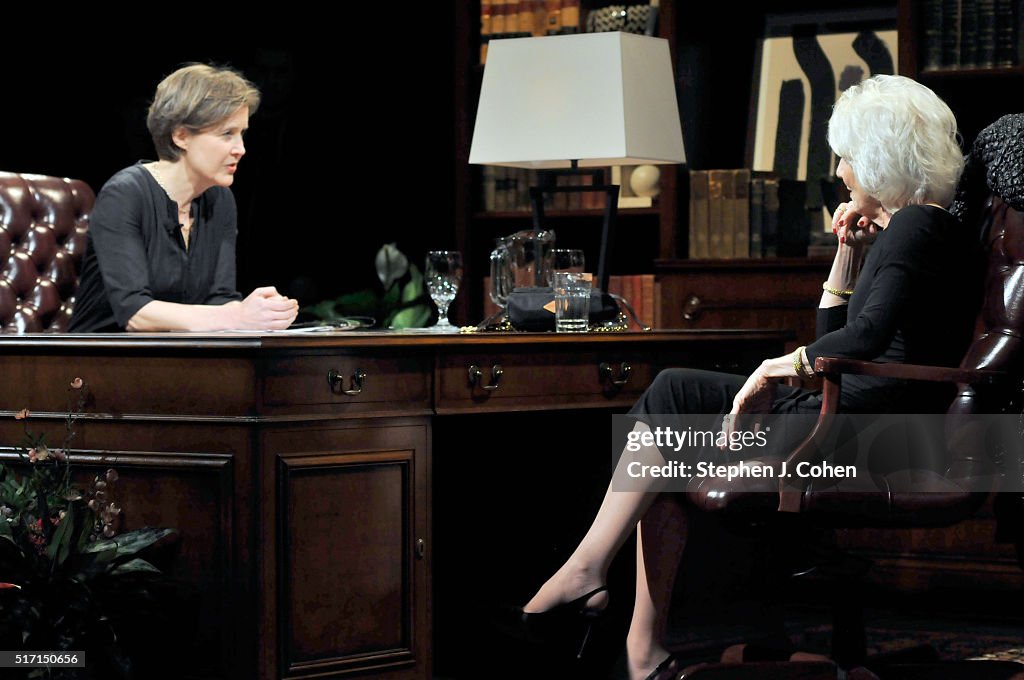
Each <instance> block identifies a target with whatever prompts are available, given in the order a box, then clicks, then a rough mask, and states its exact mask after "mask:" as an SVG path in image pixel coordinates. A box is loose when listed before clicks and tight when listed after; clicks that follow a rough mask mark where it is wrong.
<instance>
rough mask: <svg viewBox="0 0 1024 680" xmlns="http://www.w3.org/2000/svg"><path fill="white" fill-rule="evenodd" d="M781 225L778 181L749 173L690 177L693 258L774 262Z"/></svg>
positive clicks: (693, 173)
mask: <svg viewBox="0 0 1024 680" xmlns="http://www.w3.org/2000/svg"><path fill="white" fill-rule="evenodd" d="M778 219H779V180H778V179H776V178H762V177H755V178H752V177H751V173H750V170H748V169H746V168H741V169H738V170H691V171H690V257H691V258H702V259H703V258H711V259H730V258H747V257H753V258H761V257H765V256H768V257H772V256H775V255H777V254H778V252H777V248H776V245H777V234H778V225H779V222H778Z"/></svg>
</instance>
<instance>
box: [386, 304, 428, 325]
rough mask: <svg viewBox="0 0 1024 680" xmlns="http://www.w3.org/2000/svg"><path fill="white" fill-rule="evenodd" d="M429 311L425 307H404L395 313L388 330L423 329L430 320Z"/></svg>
mask: <svg viewBox="0 0 1024 680" xmlns="http://www.w3.org/2000/svg"><path fill="white" fill-rule="evenodd" d="M430 314H431V310H430V308H429V307H427V306H425V305H417V306H415V307H406V308H405V309H401V310H399V311H397V312H395V313H394V314H393V315H392V317H391V321H390V323H389V324H388V328H423V327H424V326H426V325H427V322H428V321H429V320H430Z"/></svg>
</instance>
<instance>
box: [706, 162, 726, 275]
mask: <svg viewBox="0 0 1024 680" xmlns="http://www.w3.org/2000/svg"><path fill="white" fill-rule="evenodd" d="M727 174H728V172H727V171H724V170H708V257H710V258H712V259H720V258H722V257H725V242H724V241H725V239H724V236H723V233H722V232H723V231H724V229H723V225H724V222H725V212H726V203H725V182H726V176H727Z"/></svg>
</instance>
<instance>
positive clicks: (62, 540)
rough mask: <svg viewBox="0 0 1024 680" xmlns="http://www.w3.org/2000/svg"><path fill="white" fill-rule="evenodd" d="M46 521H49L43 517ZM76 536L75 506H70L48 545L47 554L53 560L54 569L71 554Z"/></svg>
mask: <svg viewBox="0 0 1024 680" xmlns="http://www.w3.org/2000/svg"><path fill="white" fill-rule="evenodd" d="M42 520H43V521H44V522H47V521H49V520H48V518H46V517H43V518H42ZM74 538H75V507H74V506H73V505H72V506H70V507H69V508H68V510H67V514H65V515H64V519H62V520H61V521H60V524H58V525H57V529H56V531H54V532H53V537H52V538H50V545H48V546H46V556H47V557H49V558H50V560H51V561H52V562H53V566H54V569H56V568H57V567H59V566H60V565H62V564H64V561H65V560H66V559H67V558H68V555H70V554H71V545H72V542H73V540H74Z"/></svg>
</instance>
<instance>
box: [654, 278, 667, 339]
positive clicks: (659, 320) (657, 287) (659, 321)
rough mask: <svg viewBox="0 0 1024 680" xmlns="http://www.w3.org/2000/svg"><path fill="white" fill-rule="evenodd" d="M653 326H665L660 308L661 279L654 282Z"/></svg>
mask: <svg viewBox="0 0 1024 680" xmlns="http://www.w3.org/2000/svg"><path fill="white" fill-rule="evenodd" d="M654 327H655V328H664V327H665V322H664V318H663V316H662V310H661V281H655V282H654Z"/></svg>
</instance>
